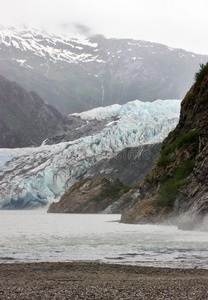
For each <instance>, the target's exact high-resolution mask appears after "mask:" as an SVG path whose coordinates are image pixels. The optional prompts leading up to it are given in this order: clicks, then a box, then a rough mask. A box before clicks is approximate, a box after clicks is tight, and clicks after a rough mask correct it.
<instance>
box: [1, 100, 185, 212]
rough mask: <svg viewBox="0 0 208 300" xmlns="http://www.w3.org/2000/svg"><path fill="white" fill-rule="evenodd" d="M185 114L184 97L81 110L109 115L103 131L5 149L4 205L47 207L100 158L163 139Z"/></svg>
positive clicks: (89, 115)
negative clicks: (181, 111)
mask: <svg viewBox="0 0 208 300" xmlns="http://www.w3.org/2000/svg"><path fill="white" fill-rule="evenodd" d="M179 112H180V100H157V101H155V102H141V101H139V100H136V101H132V102H128V103H127V104H125V105H117V104H116V105H112V106H109V107H104V108H103V107H102V108H97V109H93V110H90V111H87V112H83V113H80V114H76V115H77V116H80V117H81V118H83V119H86V120H90V119H93V118H97V119H105V118H109V124H107V125H109V126H106V127H105V128H104V129H103V130H102V131H101V132H100V133H98V134H95V135H92V136H86V137H84V138H80V139H78V140H75V141H72V142H64V143H60V144H57V145H42V146H41V147H36V148H22V149H0V168H1V169H0V178H1V185H0V208H8V209H13V208H26V207H27V208H28V207H38V206H42V205H46V204H47V203H48V202H51V201H52V200H54V199H55V198H59V197H60V196H61V195H62V194H63V193H64V192H65V191H66V190H67V189H68V188H69V187H70V186H71V185H72V184H73V183H74V182H76V181H77V180H79V179H80V178H81V176H83V175H84V174H85V173H86V172H87V171H88V170H89V169H90V168H91V166H92V165H93V164H95V163H96V162H97V161H99V160H101V159H103V158H108V157H109V158H110V157H112V156H113V155H115V154H116V153H117V152H118V151H120V150H122V149H124V148H126V147H129V146H131V147H134V146H138V145H142V144H149V143H156V142H161V141H162V140H163V139H164V138H165V137H166V136H167V135H168V133H169V132H170V131H171V130H173V129H174V128H175V126H176V125H177V123H178V118H179ZM112 117H116V121H112Z"/></svg>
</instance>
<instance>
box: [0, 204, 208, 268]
mask: <svg viewBox="0 0 208 300" xmlns="http://www.w3.org/2000/svg"><path fill="white" fill-rule="evenodd" d="M119 220H120V215H81V214H47V212H46V210H43V209H42V210H32V211H29V210H22V211H18V210H10V211H0V263H20V262H71V261H88V262H89V261H90V262H92V261H94V262H95V261H96V262H102V263H116V264H131V265H139V266H154V267H156V266H160V267H171V268H173V267H174V268H175V267H176V268H204V269H205V268H206V269H207V268H208V232H203V231H182V230H179V229H178V228H177V227H176V226H166V225H133V224H121V223H119Z"/></svg>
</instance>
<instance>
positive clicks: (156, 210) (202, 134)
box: [121, 76, 208, 230]
mask: <svg viewBox="0 0 208 300" xmlns="http://www.w3.org/2000/svg"><path fill="white" fill-rule="evenodd" d="M207 116H208V76H205V77H204V79H203V81H202V82H201V83H198V82H196V83H195V84H194V85H193V86H192V88H191V89H190V91H189V92H188V93H187V95H186V97H185V98H184V100H183V101H182V104H181V114H180V120H179V124H178V125H177V127H176V129H175V130H174V131H172V132H171V133H170V134H169V135H168V137H167V138H166V139H165V140H164V142H163V144H162V148H161V149H162V150H161V153H160V157H159V160H158V161H157V164H156V165H155V167H154V169H153V170H152V172H151V173H150V174H149V175H148V178H146V180H144V181H143V182H142V183H141V184H140V187H139V192H140V194H141V197H140V201H141V202H138V203H136V205H134V206H133V207H130V208H128V209H126V210H125V211H124V213H123V215H122V218H121V221H122V222H126V223H143V222H150V223H157V222H161V221H164V220H166V221H167V220H168V218H169V220H171V222H173V223H175V224H177V225H178V226H179V228H181V229H198V228H199V229H203V230H208V222H206V220H207V216H208V117H207ZM201 224H204V225H203V227H201Z"/></svg>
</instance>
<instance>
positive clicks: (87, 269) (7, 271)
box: [0, 262, 208, 300]
mask: <svg viewBox="0 0 208 300" xmlns="http://www.w3.org/2000/svg"><path fill="white" fill-rule="evenodd" d="M0 299H28V300H29V299H35V300H37V299H106V300H107V299H108V300H109V299H203V300H205V299H208V270H199V269H167V268H151V267H137V266H129V265H110V264H99V263H80V262H73V263H29V264H26V263H23V264H22V263H20V264H1V265H0Z"/></svg>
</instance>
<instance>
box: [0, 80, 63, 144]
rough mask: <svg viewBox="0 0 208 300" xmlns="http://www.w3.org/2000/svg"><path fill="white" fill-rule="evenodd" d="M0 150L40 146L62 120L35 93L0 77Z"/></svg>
mask: <svg viewBox="0 0 208 300" xmlns="http://www.w3.org/2000/svg"><path fill="white" fill-rule="evenodd" d="M0 108H1V109H0V137H1V138H0V148H17V147H27V146H40V145H41V143H42V142H43V141H44V140H45V139H46V138H47V137H48V136H50V135H51V134H52V133H53V132H54V131H55V130H56V128H57V126H58V125H59V124H60V123H63V119H64V117H63V116H62V114H61V113H60V112H59V111H58V110H57V109H55V108H54V107H53V106H52V105H49V104H47V103H46V102H44V101H43V99H42V98H40V96H39V95H38V94H36V93H35V92H27V91H26V90H25V89H23V88H22V87H21V86H20V85H18V84H17V83H16V82H12V81H9V80H7V79H6V78H4V77H3V76H0Z"/></svg>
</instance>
